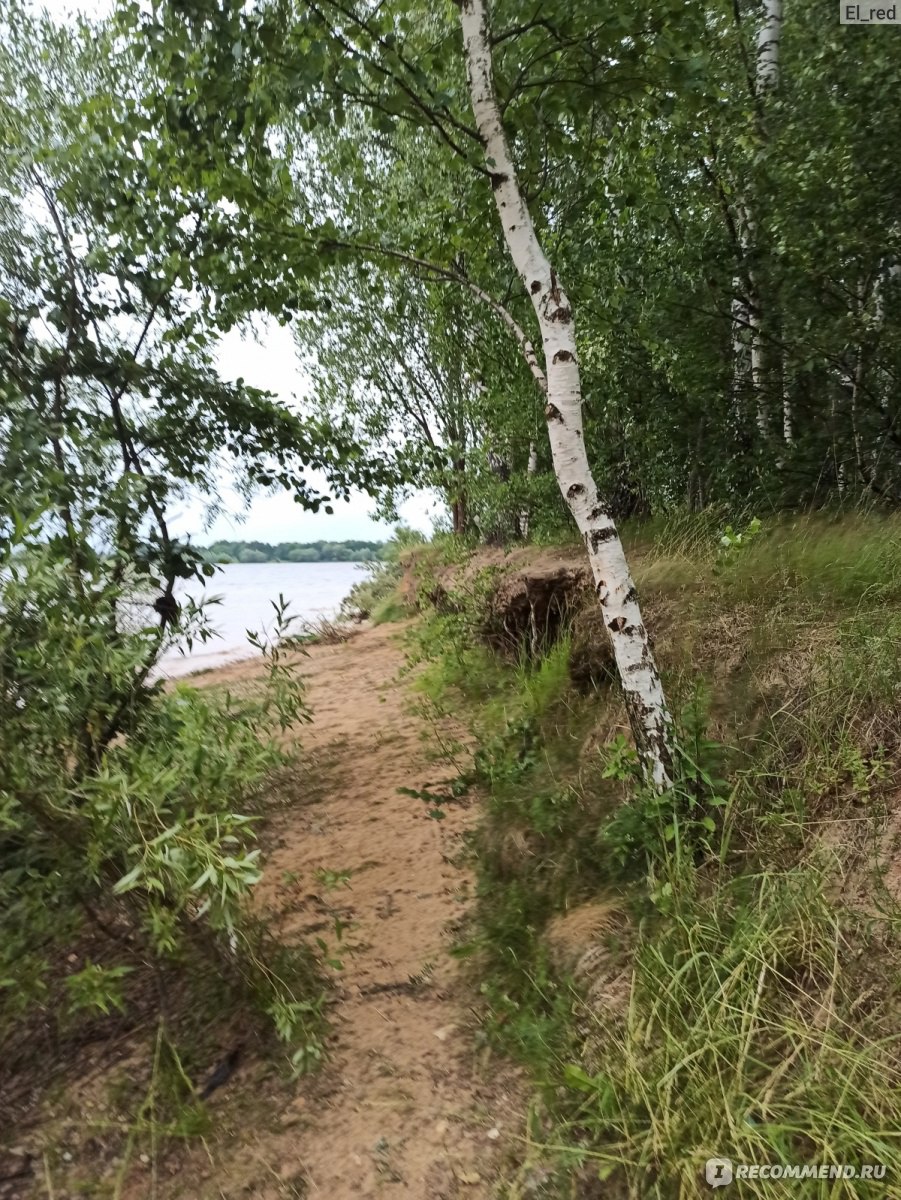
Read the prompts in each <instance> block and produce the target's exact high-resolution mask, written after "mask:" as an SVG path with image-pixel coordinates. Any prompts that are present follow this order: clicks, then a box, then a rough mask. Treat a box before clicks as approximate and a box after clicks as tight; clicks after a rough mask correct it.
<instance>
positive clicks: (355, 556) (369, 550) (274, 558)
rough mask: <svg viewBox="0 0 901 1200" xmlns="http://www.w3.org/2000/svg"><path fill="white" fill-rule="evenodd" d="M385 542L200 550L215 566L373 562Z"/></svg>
mask: <svg viewBox="0 0 901 1200" xmlns="http://www.w3.org/2000/svg"><path fill="white" fill-rule="evenodd" d="M384 549H385V543H384V542H367V541H361V540H359V539H353V538H351V539H349V540H348V541H344V542H325V541H318V542H279V543H278V545H270V543H269V542H228V541H218V542H213V544H212V545H211V546H207V547H206V548H203V549H201V553H202V554H203V557H204V558H205V559H206V560H207V561H208V562H215V563H268V562H288V563H308V562H373V561H375V560H377V559H380V558H382V557H383V556H384Z"/></svg>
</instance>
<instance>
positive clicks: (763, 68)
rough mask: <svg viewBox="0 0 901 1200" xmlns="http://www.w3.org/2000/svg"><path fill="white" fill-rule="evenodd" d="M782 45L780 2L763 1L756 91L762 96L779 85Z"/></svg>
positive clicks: (758, 41)
mask: <svg viewBox="0 0 901 1200" xmlns="http://www.w3.org/2000/svg"><path fill="white" fill-rule="evenodd" d="M781 44H782V0H763V25H762V27H761V29H760V32H759V33H758V34H757V91H758V94H762V93H763V92H765V91H767V90H768V89H769V88H774V87H776V85H777V84H778V83H779V52H780V48H781Z"/></svg>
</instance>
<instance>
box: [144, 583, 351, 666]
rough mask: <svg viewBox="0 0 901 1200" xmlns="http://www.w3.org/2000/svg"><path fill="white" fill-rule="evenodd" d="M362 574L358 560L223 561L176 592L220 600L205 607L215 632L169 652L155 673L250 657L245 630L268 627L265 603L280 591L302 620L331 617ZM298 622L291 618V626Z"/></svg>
mask: <svg viewBox="0 0 901 1200" xmlns="http://www.w3.org/2000/svg"><path fill="white" fill-rule="evenodd" d="M363 575H364V571H363V568H362V565H361V564H360V563H347V562H331V563H329V562H322V563H226V564H224V565H223V566H221V567H220V568H219V569H218V570H217V572H216V574H215V575H214V576H213V578H212V579H209V580H207V582H206V586H205V587H203V586H201V584H199V583H196V582H191V583H189V584H186V585H185V587H184V588H182V589H180V592H179V594H180V595H181V596H185V595H190V596H193V597H194V599H195V600H200V599H201V598H202V597H204V596H206V597H211V596H219V597H221V600H222V603H221V604H216V605H213V606H211V607H210V608H209V609H208V610H207V611H208V614H209V617H210V621H211V624H212V625H213V627H214V628H215V629H216V632H217V633H218V634H219V636H218V637H216V638H213V639H212V640H211V641H208V642H204V643H199V642H195V643H194V648H193V650H191V651H190V652H188V651H185V652H184V653H181V652H180V651H179V650H178V649H172V650H169V651H168V652H167V653H166V654H165V655H164V656H163V658H162V659H161V661H160V664H159V666H160V671H161V672H162V674H164V675H170V676H173V675H187V674H188V673H189V672H190V671H199V670H202V669H204V668H207V667H218V666H221V665H222V664H223V663H227V662H234V661H235V660H236V659H239V658H250V657H253V656H254V655H256V654H257V653H259V652H258V651H257V650H255V649H254V648H253V647H252V646H250V645H249V644H248V642H247V630H248V629H250V630H253V631H254V632H259V631H260V630H267V631H268V630H270V629H271V627H272V621H273V617H274V615H275V614H274V612H273V609H272V605H271V603H270V601H271V600H277V599H278V597H279V594H281V595H283V596H284V597H285V599H286V600H288V601H289V602H290V608H289V610H288V611H289V613H290V614H292V615H294V616H296V617H298V618H300V619H301V620H303V619H306V620H309V619H311V618H314V617H320V616H325V617H332V616H335V614H336V613H337V611H338V608H339V607H340V605H341V601H342V600H343V599H344V597H345V596H346V595H347V593H348V592H349V591H350V589H351V588H352V587H353V585H354V584H355V583H356V582H357V581H358V580H359V579H362V578H363ZM298 624H299V621H296V622H295V623H294V626H293V627H296V626H297V625H298ZM293 627H292V628H293Z"/></svg>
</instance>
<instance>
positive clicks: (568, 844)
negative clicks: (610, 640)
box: [417, 516, 901, 1198]
mask: <svg viewBox="0 0 901 1200" xmlns="http://www.w3.org/2000/svg"><path fill="white" fill-rule="evenodd" d="M720 532H721V531H720ZM631 541H632V543H633V546H632V551H633V556H634V558H635V561H636V563H637V569H636V575H637V578H638V582H639V586H640V591H641V594H642V598H643V603H644V607H645V611H646V617H647V621H648V624H649V627H650V628H651V629H652V631H653V633H654V636H655V639H656V643H657V652H658V656H659V658H660V660H661V662H662V664H663V667H664V670H665V673H666V676H667V682H668V688H669V692H670V695H671V697H672V698H673V702H674V707H675V708H676V709H677V711H678V713H679V725H680V730H681V735H680V736H681V745H682V748H683V749H682V753H681V755H680V763H681V768H680V779H679V782H678V785H677V787H676V789H675V790H674V793H673V794H672V795H671V796H668V797H666V798H664V800H663V801H661V800H660V799H659V798H656V797H653V796H651V795H649V794H648V793H647V792H646V791H644V790H643V788H642V786H641V784H640V781H639V780H638V779H637V778H636V775H635V771H634V766H633V764H632V763H631V760H630V753H629V750H628V746H627V744H626V742H625V741H624V739H623V738H622V736H621V734H622V730H623V715H622V711H621V707H620V703H619V701H618V699H617V694H616V689H615V687H614V686H613V685H611V684H609V683H604V682H603V670H601V671H600V672H599V673H598V672H596V676H598V677H600V678H601V680H602V682H601V683H600V685H599V686H597V687H596V688H593V689H586V688H585V686H584V684H583V685H582V686H580V687H578V688H577V687H576V686H574V684H573V682H572V675H573V670H572V668H573V664H574V657H575V653H574V647H578V648H579V653H580V654H583V653H584V652H585V648H586V645H587V647H588V650H589V651H590V650H591V648H592V645H594V649H595V651H596V654H597V660H598V662H599V663H601V664H603V657H604V650H603V646H602V645H601V644H600V643H597V644H595V643H594V642H593V639H594V638H595V630H594V626H593V623H592V610H591V608H590V607H589V608H588V609H587V610H586V612H585V613H584V614H580V613H578V612H577V613H575V614H574V615H573V618H572V622H571V627H570V631H569V633H568V634H566V635H564V636H563V637H560V638H558V639H557V640H556V641H555V643H554V644H553V645H552V646H551V647H549V648H548V649H547V650H546V652H545V654H544V656H543V657H542V658H541V659H540V660H538V661H535V660H534V659H533V660H532V661H528V660H527V659H525V658H521V659H520V660H519V661H511V660H509V659H507V660H503V659H501V658H498V657H497V656H496V655H494V654H492V653H491V652H489V651H488V650H486V649H484V648H483V647H482V645H481V644H480V642H479V638H478V634H479V632H480V630H481V629H483V628H484V626H485V619H484V618H485V612H486V609H487V607H488V605H489V597H490V595H491V593H492V590H493V588H494V586H495V583H494V582H493V581H492V578H491V577H489V576H485V577H484V578H483V579H482V580H481V582H480V580H479V577H478V576H477V575H475V576H474V575H473V573H472V570H471V568H470V570H469V571H468V575H467V577H468V579H469V582H468V583H467V584H466V586H465V587H463V588H461V589H460V591H459V593H458V594H457V595H456V596H453V597H452V599H453V601H454V603H453V604H452V605H450V606H447V605H445V609H447V608H448V607H450V608H451V609H452V610H456V611H445V612H444V613H443V614H438V613H434V612H433V613H432V614H431V615H430V617H429V618H428V619H427V621H426V622H425V623H424V625H423V627H422V629H421V630H420V633H419V636H418V645H417V653H418V655H420V656H422V657H424V658H426V659H427V660H428V663H429V665H428V667H427V669H426V671H425V674H424V677H423V683H422V689H423V691H422V696H423V705H424V706H425V708H426V709H427V710H428V711H429V712H430V713H431V714H432V715H433V716H438V717H440V713H441V712H442V711H443V710H444V709H446V708H453V709H454V710H455V711H457V712H459V711H460V709H461V708H462V710H463V712H464V713H465V714H466V715H467V716H468V719H469V722H470V725H471V727H472V731H473V733H474V735H475V742H476V744H477V746H478V750H477V752H476V754H475V757H474V760H473V761H472V762H470V761H469V759H468V755H467V754H466V753H465V752H464V751H463V749H462V747H457V748H454V747H450V748H449V749H448V753H449V755H450V756H451V757H452V758H453V759H454V762H455V765H456V768H457V769H458V770H459V771H460V773H461V775H462V779H463V784H457V785H456V786H457V787H458V788H459V787H461V786H463V785H465V784H468V785H473V786H475V787H477V789H478V790H479V792H480V793H481V794H482V796H483V797H484V799H485V817H484V820H483V823H482V826H481V829H480V831H479V833H478V835H477V837H476V839H475V842H474V844H473V851H474V859H475V863H476V868H477V872H478V877H479V894H480V899H479V910H478V920H477V926H476V927H475V928H474V929H473V931H472V937H471V941H470V942H469V944H468V945H467V946H465V947H462V948H461V950H462V952H469V953H470V954H472V956H473V961H474V963H475V964H477V969H478V971H479V972H480V973H481V977H482V979H483V990H484V992H485V995H486V997H487V1001H488V1006H489V1012H490V1018H489V1025H488V1029H489V1034H490V1036H491V1037H492V1038H494V1039H496V1040H497V1041H499V1042H501V1043H503V1044H504V1045H505V1046H506V1047H507V1048H508V1049H512V1050H513V1051H514V1052H515V1053H517V1054H518V1055H520V1056H522V1057H523V1058H524V1059H525V1060H526V1061H527V1062H528V1063H529V1065H530V1066H531V1069H532V1071H533V1074H534V1077H535V1079H536V1083H537V1085H538V1092H539V1095H540V1097H541V1103H540V1106H539V1108H538V1109H537V1110H536V1118H535V1123H534V1137H535V1144H534V1146H533V1147H532V1148H531V1150H530V1154H529V1161H528V1162H527V1164H526V1166H525V1167H524V1168H523V1173H522V1176H521V1178H520V1179H519V1180H518V1181H517V1182H514V1183H512V1184H511V1186H510V1193H509V1194H510V1196H511V1197H512V1196H519V1195H527V1194H544V1195H549V1196H556V1195H567V1196H579V1197H588V1196H596V1195H604V1196H605V1197H613V1198H615V1197H618V1196H623V1197H626V1196H636V1197H661V1198H669V1197H683V1196H684V1197H689V1196H694V1195H699V1194H705V1192H707V1191H708V1189H707V1187H706V1184H704V1182H703V1164H704V1161H705V1160H706V1159H707V1158H708V1157H711V1156H714V1155H724V1156H726V1157H730V1158H732V1159H734V1160H736V1161H745V1162H795V1161H798V1162H817V1163H819V1162H823V1163H838V1164H841V1163H849V1164H855V1165H858V1164H862V1163H884V1164H886V1166H887V1180H888V1181H890V1182H888V1183H871V1184H867V1183H865V1182H863V1181H860V1180H857V1181H852V1180H831V1181H827V1180H819V1181H811V1180H808V1181H806V1182H804V1183H793V1184H786V1183H785V1182H783V1181H776V1180H769V1181H767V1180H757V1181H754V1182H747V1183H737V1184H735V1185H733V1188H732V1189H730V1194H734V1195H748V1196H751V1195H753V1196H763V1197H770V1196H772V1197H776V1196H782V1195H784V1194H785V1190H786V1188H787V1187H788V1188H791V1187H793V1188H794V1189H795V1192H794V1193H793V1194H797V1195H803V1196H823V1197H826V1196H829V1197H833V1196H870V1195H872V1196H883V1195H890V1194H901V1146H899V1137H901V1074H899V1069H898V1068H899V1056H898V1050H899V1047H898V1042H897V1030H898V1021H897V1017H898V1012H899V1000H898V981H899V967H901V942H899V937H898V934H899V929H901V926H899V916H901V909H899V903H898V901H899V896H901V889H899V888H897V887H896V882H897V881H896V879H895V874H894V869H893V866H892V860H893V855H894V851H895V846H894V842H895V840H896V839H895V835H896V833H897V832H899V831H901V804H899V802H898V798H899V788H898V783H899V769H901V754H899V732H901V731H899V725H898V715H899V710H901V705H899V698H901V659H899V649H901V522H899V521H897V520H896V519H883V518H879V517H876V516H870V517H866V518H864V517H858V518H853V519H852V518H845V519H842V520H840V521H826V520H822V519H817V520H808V519H805V520H798V521H795V522H793V523H783V524H773V525H772V527H770V528H766V527H765V528H764V529H763V531H762V532H761V533H760V534H759V535H758V536H757V537H756V538H753V539H752V540H750V541H747V540H745V542H744V543H743V544H741V545H737V546H733V547H732V548H731V549H726V550H724V549H722V548H720V547H718V536H717V530H716V527H715V525H714V524H712V523H710V522H705V521H703V520H698V519H694V520H685V521H681V522H679V523H670V524H668V525H661V526H658V527H657V528H654V529H647V528H645V529H637V530H634V531H632V534H631ZM421 569H422V570H424V571H425V573H426V574H428V567H425V568H421ZM425 590H428V588H426V589H425ZM587 603H588V604H589V605H590V599H589V600H588V601H587ZM579 678H582V674H579ZM618 735H619V736H618ZM455 751H456V752H455ZM580 928H581V930H582V932H581V936H580V933H579V931H580ZM548 1172H550V1173H548ZM600 1181H604V1182H600ZM892 1181H893V1182H892ZM893 1188H894V1189H896V1191H895V1192H894V1193H893ZM536 1189H537V1191H536Z"/></svg>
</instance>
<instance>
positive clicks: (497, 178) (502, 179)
mask: <svg viewBox="0 0 901 1200" xmlns="http://www.w3.org/2000/svg"><path fill="white" fill-rule="evenodd" d="M506 182H507V176H506V175H504V173H503V172H502V171H493V172H492V173H491V187H492V188H493V190H494V191H497V189H498V188H499V187H503V186H504V184H505V183H506Z"/></svg>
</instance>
